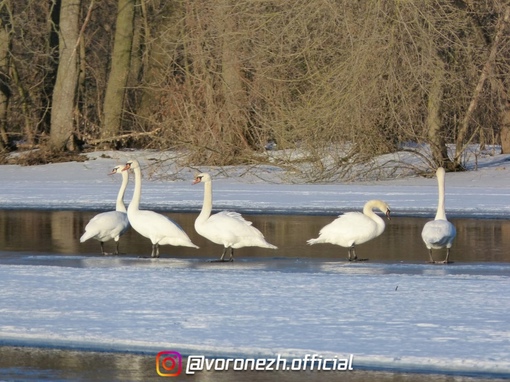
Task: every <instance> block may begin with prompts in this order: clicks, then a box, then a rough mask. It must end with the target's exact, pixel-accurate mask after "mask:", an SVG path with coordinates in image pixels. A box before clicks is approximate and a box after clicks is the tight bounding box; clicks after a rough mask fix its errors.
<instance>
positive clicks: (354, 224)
mask: <svg viewBox="0 0 510 382" xmlns="http://www.w3.org/2000/svg"><path fill="white" fill-rule="evenodd" d="M374 208H377V209H378V210H380V211H381V212H382V213H384V214H385V215H386V216H387V217H388V219H389V218H390V207H389V206H388V205H387V204H386V203H385V202H383V201H382V200H369V201H368V202H366V203H365V206H364V207H363V213H361V212H347V213H345V214H343V215H340V216H339V217H338V218H337V219H335V220H333V221H332V222H331V223H329V224H328V225H326V226H324V227H323V228H322V229H321V230H320V232H319V237H318V238H317V239H310V240H308V241H307V243H308V244H310V245H313V244H321V243H330V244H335V245H340V246H341V247H346V248H349V250H348V260H349V261H356V260H359V259H358V257H357V256H356V252H355V250H354V246H355V245H356V244H363V243H366V242H367V241H369V240H372V239H374V238H376V237H377V236H379V235H380V234H382V233H383V231H384V228H385V224H384V220H383V219H381V217H379V216H378V215H376V214H375V213H374V211H373V209H374Z"/></svg>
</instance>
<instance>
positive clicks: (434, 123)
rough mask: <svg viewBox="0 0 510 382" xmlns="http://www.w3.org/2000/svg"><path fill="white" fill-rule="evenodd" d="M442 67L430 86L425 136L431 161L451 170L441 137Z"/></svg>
mask: <svg viewBox="0 0 510 382" xmlns="http://www.w3.org/2000/svg"><path fill="white" fill-rule="evenodd" d="M443 80H444V72H443V67H439V68H437V70H436V72H435V73H434V78H432V83H431V85H430V90H429V96H428V103H427V121H426V124H427V135H428V140H429V144H430V149H431V150H432V159H433V161H434V163H435V165H436V166H441V167H446V168H451V167H452V162H451V161H450V158H449V157H448V149H447V147H446V142H445V139H444V135H443V128H442V121H441V114H440V105H441V101H442V99H443Z"/></svg>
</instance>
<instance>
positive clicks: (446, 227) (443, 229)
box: [421, 167, 457, 264]
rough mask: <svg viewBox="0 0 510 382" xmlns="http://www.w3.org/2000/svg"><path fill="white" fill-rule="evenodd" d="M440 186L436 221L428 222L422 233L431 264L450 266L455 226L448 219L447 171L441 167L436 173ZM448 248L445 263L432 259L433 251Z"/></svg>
mask: <svg viewBox="0 0 510 382" xmlns="http://www.w3.org/2000/svg"><path fill="white" fill-rule="evenodd" d="M436 177H437V186H438V203H437V212H436V217H435V219H434V220H432V221H429V222H427V223H426V224H425V225H424V226H423V230H422V231H421V237H422V239H423V241H424V242H425V246H426V247H427V249H428V250H429V257H430V262H431V263H436V264H437V263H439V264H448V262H449V257H450V248H451V247H452V243H453V239H455V235H456V233H457V232H456V230H455V226H454V225H453V224H452V223H450V222H449V221H448V220H447V219H446V211H445V205H444V200H445V171H444V168H442V167H439V168H438V169H437V171H436ZM441 248H446V258H445V259H444V260H443V261H434V259H433V257H432V250H433V249H441Z"/></svg>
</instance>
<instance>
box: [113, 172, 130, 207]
mask: <svg viewBox="0 0 510 382" xmlns="http://www.w3.org/2000/svg"><path fill="white" fill-rule="evenodd" d="M121 174H122V184H121V185H120V189H119V193H118V194H117V203H116V206H115V210H116V211H119V212H126V206H125V204H124V194H125V192H126V188H127V184H128V180H129V174H128V172H127V171H123V172H122V173H121Z"/></svg>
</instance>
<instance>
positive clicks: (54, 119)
mask: <svg viewBox="0 0 510 382" xmlns="http://www.w3.org/2000/svg"><path fill="white" fill-rule="evenodd" d="M80 5H81V0H62V2H61V5H60V24H59V29H60V30H59V32H60V33H59V64H58V72H57V79H56V82H55V89H54V92H53V99H52V108H51V133H50V146H51V148H52V149H53V150H56V151H60V150H64V149H66V148H68V149H72V148H73V133H74V114H73V113H74V106H75V95H76V87H77V82H78V67H77V59H78V55H77V50H76V48H77V46H78V37H79V31H80V28H79V16H80Z"/></svg>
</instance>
